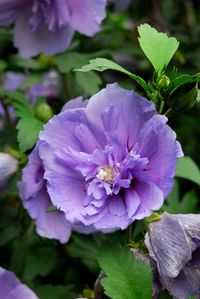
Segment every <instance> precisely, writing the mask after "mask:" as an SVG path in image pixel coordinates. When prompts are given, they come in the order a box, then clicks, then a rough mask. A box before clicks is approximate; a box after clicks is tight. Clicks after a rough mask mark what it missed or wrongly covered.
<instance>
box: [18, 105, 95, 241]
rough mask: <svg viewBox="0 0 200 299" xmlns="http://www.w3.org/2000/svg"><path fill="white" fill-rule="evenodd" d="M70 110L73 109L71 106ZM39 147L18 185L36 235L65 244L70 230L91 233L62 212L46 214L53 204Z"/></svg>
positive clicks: (32, 155)
mask: <svg viewBox="0 0 200 299" xmlns="http://www.w3.org/2000/svg"><path fill="white" fill-rule="evenodd" d="M75 105H77V102H76V100H75ZM70 108H71V109H73V105H72V104H71V105H70ZM40 146H41V142H39V143H38V144H37V145H36V147H35V148H34V150H33V151H32V153H31V154H30V156H29V161H28V164H27V165H26V167H25V168H24V169H23V174H22V181H21V182H19V183H18V187H19V190H20V195H21V198H22V202H23V205H24V208H25V209H26V210H27V211H28V213H29V215H30V217H31V218H33V219H34V220H35V221H36V231H37V233H38V234H39V235H40V236H42V237H46V238H50V239H57V240H59V241H60V242H61V243H65V242H67V241H68V240H69V238H70V236H71V231H72V229H73V230H75V231H78V232H80V233H84V234H88V233H90V232H92V231H93V228H92V227H84V226H83V225H81V224H77V225H73V226H72V225H71V224H70V223H69V222H68V221H67V220H66V219H65V214H64V213H63V212H62V211H59V210H58V211H52V212H48V208H50V207H52V205H53V204H52V201H51V199H50V196H49V194H48V191H47V186H46V180H45V179H44V165H43V161H42V160H41V157H40V155H39V148H40Z"/></svg>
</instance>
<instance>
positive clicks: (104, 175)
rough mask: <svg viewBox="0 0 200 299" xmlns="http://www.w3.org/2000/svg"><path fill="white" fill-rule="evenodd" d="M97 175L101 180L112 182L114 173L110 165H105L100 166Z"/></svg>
mask: <svg viewBox="0 0 200 299" xmlns="http://www.w3.org/2000/svg"><path fill="white" fill-rule="evenodd" d="M96 177H97V178H98V179H99V180H101V181H106V182H109V183H110V182H112V181H113V173H112V170H111V168H110V166H105V167H104V168H99V170H98V172H97V175H96Z"/></svg>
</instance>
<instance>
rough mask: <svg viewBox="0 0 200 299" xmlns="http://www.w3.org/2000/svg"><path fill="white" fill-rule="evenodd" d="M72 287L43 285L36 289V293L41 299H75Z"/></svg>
mask: <svg viewBox="0 0 200 299" xmlns="http://www.w3.org/2000/svg"><path fill="white" fill-rule="evenodd" d="M71 290H72V287H71V286H62V285H55V286H54V285H50V284H48V285H43V286H39V287H36V288H35V289H34V291H35V292H36V294H37V295H38V297H39V298H40V299H64V298H66V299H74V298H75V294H73V293H72V291H71Z"/></svg>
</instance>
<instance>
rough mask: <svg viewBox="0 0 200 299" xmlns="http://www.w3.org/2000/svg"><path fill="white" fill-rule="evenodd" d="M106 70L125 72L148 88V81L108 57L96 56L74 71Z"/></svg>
mask: <svg viewBox="0 0 200 299" xmlns="http://www.w3.org/2000/svg"><path fill="white" fill-rule="evenodd" d="M106 70H114V71H118V72H121V73H124V74H126V75H128V76H129V77H131V78H132V79H133V80H135V81H136V82H137V83H138V84H140V85H141V86H142V87H143V88H144V89H145V90H146V91H147V90H148V86H147V83H146V82H145V81H144V80H143V79H142V78H141V77H139V76H136V75H134V74H132V73H131V72H129V71H127V70H126V69H125V68H123V67H122V66H120V65H119V64H117V63H115V62H113V61H111V60H109V59H106V58H96V59H91V60H90V61H89V64H86V65H84V66H82V67H81V68H79V69H75V70H74V71H78V72H90V71H98V72H103V71H106Z"/></svg>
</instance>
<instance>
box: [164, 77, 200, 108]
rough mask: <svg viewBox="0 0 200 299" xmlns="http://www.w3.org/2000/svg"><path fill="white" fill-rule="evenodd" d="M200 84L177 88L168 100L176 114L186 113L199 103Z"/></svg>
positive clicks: (188, 84)
mask: <svg viewBox="0 0 200 299" xmlns="http://www.w3.org/2000/svg"><path fill="white" fill-rule="evenodd" d="M197 94H198V84H197V83H196V82H193V83H187V84H184V85H181V86H179V87H177V88H175V89H174V90H173V91H172V92H171V93H170V95H169V97H168V99H167V103H168V105H169V106H170V107H171V108H172V110H173V111H174V112H185V111H188V110H190V109H191V108H192V107H194V105H195V104H196V103H197Z"/></svg>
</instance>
